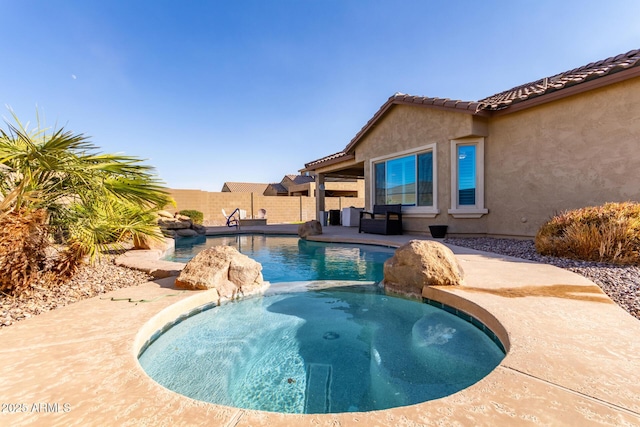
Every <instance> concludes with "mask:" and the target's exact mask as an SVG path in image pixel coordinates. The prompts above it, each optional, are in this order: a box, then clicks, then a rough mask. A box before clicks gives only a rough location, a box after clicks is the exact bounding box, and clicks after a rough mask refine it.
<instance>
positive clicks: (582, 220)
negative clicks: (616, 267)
mask: <svg viewBox="0 0 640 427" xmlns="http://www.w3.org/2000/svg"><path fill="white" fill-rule="evenodd" d="M535 245H536V250H537V251H538V252H539V253H540V254H542V255H552V256H558V257H565V258H572V259H577V260H584V261H599V262H611V263H615V264H635V265H638V264H640V204H638V203H632V202H624V203H607V204H605V205H602V206H593V207H586V208H582V209H576V210H571V211H566V212H563V213H561V214H559V215H556V216H554V217H553V218H551V219H550V220H549V221H547V222H546V223H545V224H543V225H542V227H540V229H539V230H538V233H537V234H536V239H535Z"/></svg>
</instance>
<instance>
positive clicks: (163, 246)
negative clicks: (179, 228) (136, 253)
mask: <svg viewBox="0 0 640 427" xmlns="http://www.w3.org/2000/svg"><path fill="white" fill-rule="evenodd" d="M157 235H158V237H157V238H154V237H151V236H147V235H145V234H141V235H137V234H136V235H135V236H133V248H134V249H157V250H160V251H162V252H166V251H168V250H169V249H171V248H174V247H175V241H174V240H173V239H171V238H165V237H164V236H163V234H162V233H161V232H160V228H158V229H157Z"/></svg>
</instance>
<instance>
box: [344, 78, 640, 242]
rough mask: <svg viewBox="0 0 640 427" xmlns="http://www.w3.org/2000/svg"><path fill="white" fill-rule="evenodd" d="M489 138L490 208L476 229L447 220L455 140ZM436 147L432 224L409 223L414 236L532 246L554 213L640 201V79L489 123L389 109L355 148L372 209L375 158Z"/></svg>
mask: <svg viewBox="0 0 640 427" xmlns="http://www.w3.org/2000/svg"><path fill="white" fill-rule="evenodd" d="M470 136H484V137H485V144H484V150H485V162H484V169H485V186H484V189H485V198H484V200H485V208H487V209H488V210H489V214H487V215H484V216H483V217H482V218H479V219H461V218H457V219H456V218H453V217H452V216H451V215H449V214H448V213H447V210H448V209H449V208H450V203H451V199H450V192H451V181H450V180H451V173H450V169H451V152H450V150H451V145H450V141H451V140H452V139H460V138H464V137H470ZM432 143H435V144H437V148H436V150H437V162H438V164H437V174H438V190H437V191H438V208H439V210H440V214H439V215H437V216H436V217H435V218H424V217H423V218H419V217H415V216H407V217H406V218H405V221H404V226H405V229H406V230H408V231H417V232H427V230H428V227H427V226H428V225H429V224H447V225H449V232H450V234H490V235H505V236H521V237H531V236H534V235H535V233H536V231H537V230H538V228H539V227H540V225H542V223H544V222H545V221H546V220H547V219H549V218H550V217H551V216H552V215H554V214H555V213H557V212H560V211H562V210H566V209H573V208H578V207H584V206H590V205H599V204H602V203H605V202H610V201H626V200H634V201H638V200H640V184H639V183H640V78H636V79H633V80H628V81H625V82H622V83H617V84H613V85H610V86H607V87H605V88H601V89H596V90H592V91H589V92H585V93H582V94H577V95H574V96H571V97H567V98H563V99H560V100H557V101H554V102H550V103H547V104H542V105H539V106H537V107H532V108H529V109H525V110H522V111H520V112H516V113H511V114H504V115H497V116H496V117H491V118H483V117H478V116H472V115H469V114H464V113H457V112H449V111H443V110H437V109H433V108H424V107H419V106H404V105H399V106H395V107H393V109H392V110H390V111H389V112H388V113H387V114H386V115H385V116H384V117H383V118H382V119H380V120H379V121H378V122H377V123H376V126H375V127H374V128H373V129H371V130H370V131H369V132H368V133H367V134H366V135H365V136H364V137H363V138H362V139H361V140H360V141H359V143H358V144H357V145H356V147H355V154H356V161H357V162H364V169H365V176H366V177H367V180H366V185H365V200H366V206H367V208H369V209H370V208H371V205H372V202H371V200H370V199H371V185H372V182H373V178H372V175H371V170H370V160H371V159H372V158H377V157H382V156H388V155H393V154H394V153H398V152H402V151H405V150H410V149H414V148H416V147H419V146H424V145H427V144H432Z"/></svg>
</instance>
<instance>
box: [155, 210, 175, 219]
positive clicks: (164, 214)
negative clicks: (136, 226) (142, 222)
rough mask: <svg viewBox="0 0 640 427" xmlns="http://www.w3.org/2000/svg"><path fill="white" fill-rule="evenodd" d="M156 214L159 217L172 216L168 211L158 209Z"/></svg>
mask: <svg viewBox="0 0 640 427" xmlns="http://www.w3.org/2000/svg"><path fill="white" fill-rule="evenodd" d="M158 216H159V217H160V218H173V214H172V213H171V212H169V211H158Z"/></svg>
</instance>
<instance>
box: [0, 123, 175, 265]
mask: <svg viewBox="0 0 640 427" xmlns="http://www.w3.org/2000/svg"><path fill="white" fill-rule="evenodd" d="M11 114H12V116H13V119H14V121H15V124H11V123H8V122H7V126H8V130H7V131H5V130H3V129H0V198H1V201H0V222H2V221H7V220H8V217H9V216H10V217H12V219H11V221H14V222H15V218H16V217H17V218H21V217H22V218H24V219H25V220H27V218H28V221H29V222H32V221H34V218H40V219H39V220H38V221H41V222H43V225H46V227H45V228H43V229H44V230H47V233H49V234H50V236H52V237H55V239H56V240H57V241H58V242H59V243H63V244H65V245H66V246H67V248H68V249H70V251H71V253H72V254H73V255H72V256H67V257H66V258H65V257H63V258H64V259H65V260H66V261H67V262H70V261H69V259H75V260H76V261H78V260H79V259H80V258H81V257H83V256H85V255H89V256H90V257H91V259H92V260H93V259H95V257H96V256H97V255H98V254H99V253H100V250H101V249H102V248H104V246H105V245H108V244H110V243H114V242H122V241H123V240H125V239H128V238H130V237H132V236H135V235H137V236H140V235H149V236H154V237H160V234H159V230H158V228H157V227H156V224H155V216H154V214H153V213H154V212H155V211H157V210H158V209H161V208H162V207H163V206H165V205H166V204H168V203H171V202H172V200H171V198H170V197H169V195H168V192H167V190H166V188H164V187H163V185H162V182H161V181H159V180H158V178H157V177H156V176H155V174H154V169H153V168H152V167H150V166H147V165H144V164H142V161H141V160H140V159H138V158H135V157H130V156H124V155H117V154H103V153H100V152H98V148H97V147H96V146H95V145H93V144H92V143H91V142H90V141H89V139H88V138H87V137H86V136H84V135H83V134H74V133H72V132H70V131H66V130H65V129H64V128H59V129H54V130H52V131H48V130H47V129H45V128H42V127H40V123H39V120H38V127H37V128H36V129H33V130H30V129H29V128H28V124H27V125H23V124H22V123H21V122H20V121H19V120H18V118H17V116H16V115H15V114H14V113H13V111H11ZM40 211H43V212H45V214H43V215H39V216H38V215H35V216H34V215H33V213H34V212H40ZM11 221H10V222H11ZM27 237H28V236H27ZM68 253H69V251H68ZM5 258H6V257H5ZM0 259H4V258H2V257H0ZM74 262H75V261H71V262H70V263H71V264H74ZM0 267H1V268H2V269H3V270H4V269H5V268H4V267H5V266H0Z"/></svg>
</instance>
